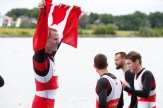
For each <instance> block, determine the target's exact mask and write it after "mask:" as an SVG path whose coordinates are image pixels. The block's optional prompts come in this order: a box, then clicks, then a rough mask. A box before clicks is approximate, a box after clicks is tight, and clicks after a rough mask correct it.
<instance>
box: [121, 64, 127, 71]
mask: <svg viewBox="0 0 163 108" xmlns="http://www.w3.org/2000/svg"><path fill="white" fill-rule="evenodd" d="M121 69H122V70H123V72H126V70H127V69H128V67H127V65H126V64H125V65H123V67H122V68H121Z"/></svg>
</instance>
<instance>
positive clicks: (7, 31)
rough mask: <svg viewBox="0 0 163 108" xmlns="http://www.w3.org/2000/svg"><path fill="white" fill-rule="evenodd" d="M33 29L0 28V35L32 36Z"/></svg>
mask: <svg viewBox="0 0 163 108" xmlns="http://www.w3.org/2000/svg"><path fill="white" fill-rule="evenodd" d="M34 30H35V29H23V28H0V35H2V36H3V35H5V36H16V37H22V36H33V33H34Z"/></svg>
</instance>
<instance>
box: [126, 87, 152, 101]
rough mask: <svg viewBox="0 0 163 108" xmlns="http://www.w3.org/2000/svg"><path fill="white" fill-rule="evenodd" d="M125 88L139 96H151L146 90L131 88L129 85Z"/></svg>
mask: <svg viewBox="0 0 163 108" xmlns="http://www.w3.org/2000/svg"><path fill="white" fill-rule="evenodd" d="M124 90H125V91H126V92H128V93H131V94H134V95H136V96H139V97H144V98H147V97H148V96H149V93H148V92H147V91H145V90H134V89H132V88H129V87H127V86H126V87H125V89H124Z"/></svg>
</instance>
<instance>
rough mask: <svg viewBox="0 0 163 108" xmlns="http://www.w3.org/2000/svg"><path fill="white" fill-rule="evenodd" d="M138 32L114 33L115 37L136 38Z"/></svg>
mask: <svg viewBox="0 0 163 108" xmlns="http://www.w3.org/2000/svg"><path fill="white" fill-rule="evenodd" d="M137 33H138V31H116V35H117V36H136V34H137Z"/></svg>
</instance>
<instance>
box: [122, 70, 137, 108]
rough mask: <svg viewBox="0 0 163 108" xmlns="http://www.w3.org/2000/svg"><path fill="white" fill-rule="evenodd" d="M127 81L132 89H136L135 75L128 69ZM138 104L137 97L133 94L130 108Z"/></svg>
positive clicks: (126, 73)
mask: <svg viewBox="0 0 163 108" xmlns="http://www.w3.org/2000/svg"><path fill="white" fill-rule="evenodd" d="M125 80H126V82H127V83H128V84H129V85H130V87H131V88H133V89H134V74H133V73H132V72H131V71H130V70H129V69H128V70H127V71H126V72H125ZM136 104H137V96H136V95H135V94H131V101H130V105H129V106H130V108H134V106H135V105H136Z"/></svg>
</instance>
